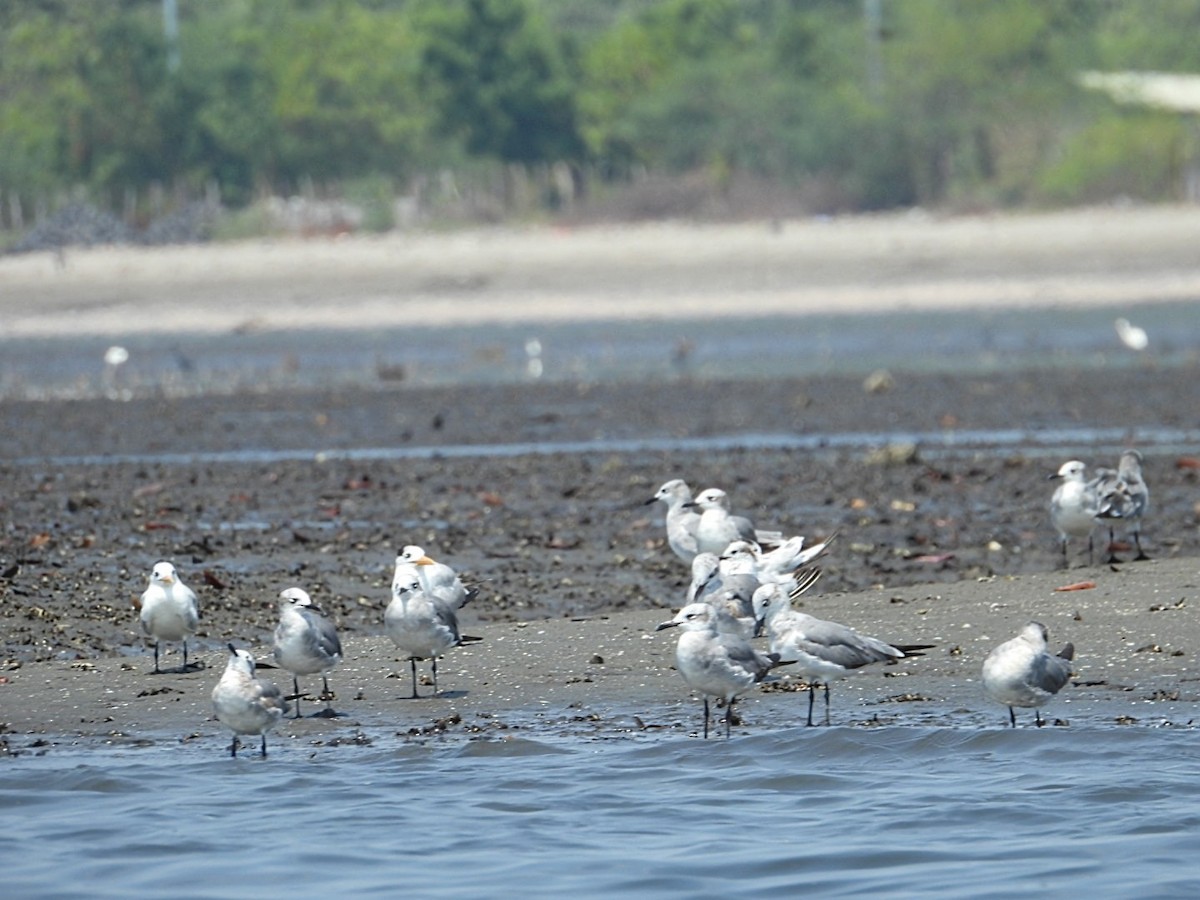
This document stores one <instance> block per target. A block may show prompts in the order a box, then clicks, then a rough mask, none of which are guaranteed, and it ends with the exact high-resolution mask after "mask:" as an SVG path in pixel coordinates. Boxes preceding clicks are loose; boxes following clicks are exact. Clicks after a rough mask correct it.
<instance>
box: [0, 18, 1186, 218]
mask: <svg viewBox="0 0 1200 900" xmlns="http://www.w3.org/2000/svg"><path fill="white" fill-rule="evenodd" d="M177 7H178V21H179V38H178V46H177V48H175V49H177V51H178V57H177V60H173V58H172V50H173V48H172V47H169V46H168V38H167V37H166V30H165V29H164V3H163V2H162V0H89V2H78V0H5V2H4V3H3V4H0V229H2V228H4V227H8V228H17V227H20V226H22V225H28V224H30V223H31V221H32V218H33V217H34V215H35V211H38V210H41V211H44V210H46V209H48V208H49V207H52V206H54V205H55V204H57V203H60V202H63V201H64V200H65V199H66V198H68V197H72V198H78V197H79V196H80V195H81V194H82V195H84V196H86V197H88V198H89V199H90V200H91V201H92V202H93V203H95V204H96V205H98V206H100V207H102V208H104V209H108V210H111V211H113V212H115V213H117V214H119V215H122V216H124V217H125V219H126V220H127V221H130V222H144V221H146V220H147V219H148V218H150V217H152V216H153V215H154V214H156V213H157V212H161V207H163V206H166V207H169V206H171V205H173V204H178V203H180V202H182V201H184V200H191V199H195V198H197V197H200V196H202V195H204V194H205V193H206V192H207V193H208V194H209V195H210V196H211V194H212V191H213V190H214V188H215V189H216V190H218V191H219V194H220V197H221V200H222V202H223V203H224V204H225V206H226V207H227V208H233V209H239V208H246V207H251V206H253V205H254V203H255V201H256V200H261V199H263V198H266V197H268V196H271V195H277V196H278V195H283V196H291V195H302V196H305V197H309V198H313V199H338V200H343V199H344V200H346V201H348V202H351V203H354V204H356V205H357V206H358V207H359V208H360V209H361V210H362V218H361V221H360V222H358V223H357V226H356V227H362V228H364V229H367V230H386V229H388V228H390V227H393V226H394V225H395V224H396V223H397V216H398V215H400V216H408V215H409V213H411V212H412V210H416V211H417V212H416V215H418V217H420V218H422V220H424V221H427V222H430V221H433V222H436V221H453V220H463V219H474V220H480V219H492V218H501V217H512V216H522V217H528V216H534V215H546V214H552V213H555V212H561V211H564V210H567V211H570V212H572V213H573V214H576V215H580V214H588V213H591V214H595V215H598V214H609V215H626V216H628V215H672V214H674V215H679V214H693V215H705V214H713V215H721V214H724V215H738V214H740V215H756V214H759V215H761V214H774V215H779V214H795V213H804V212H809V213H812V212H832V211H843V210H866V209H881V208H889V207H897V206H906V205H913V204H921V205H930V206H940V207H957V208H977V207H984V208H992V207H997V206H1012V205H1036V204H1051V203H1053V204H1070V203H1079V202H1095V201H1103V200H1108V199H1112V198H1114V197H1118V196H1122V197H1129V198H1132V199H1136V200H1151V201H1153V200H1171V199H1180V197H1181V196H1182V191H1183V190H1184V187H1183V186H1184V185H1185V183H1188V181H1189V178H1188V175H1189V172H1190V171H1191V170H1193V169H1195V168H1196V162H1195V154H1196V149H1197V148H1196V143H1197V141H1196V126H1195V120H1194V119H1192V118H1189V117H1188V116H1186V115H1182V114H1177V113H1172V112H1168V111H1154V110H1149V109H1144V108H1135V107H1123V106H1120V105H1118V104H1116V103H1114V102H1113V101H1112V100H1110V99H1109V98H1107V97H1106V96H1104V95H1102V94H1097V93H1094V92H1090V91H1087V90H1085V89H1084V88H1082V87H1081V86H1080V85H1079V83H1078V78H1077V76H1078V74H1079V73H1080V72H1081V71H1083V70H1101V71H1110V70H1111V71H1116V70H1126V69H1140V70H1159V71H1174V72H1189V71H1197V72H1200V41H1197V40H1196V39H1195V38H1196V35H1197V34H1200V0H1156V2H1154V3H1144V2H1136V0H359V2H352V0H263V2H255V0H177ZM176 62H177V64H175V63H176ZM1190 180H1191V182H1192V183H1196V181H1197V179H1196V178H1195V177H1192V178H1191V179H1190ZM398 200H399V201H401V203H407V204H408V206H403V207H402V205H399V204H398V202H397V201H398ZM156 206H157V207H158V208H154V207H156ZM398 210H402V211H401V212H398ZM403 210H408V212H403ZM254 221H255V218H254V216H244V217H242V219H241V220H240V223H239V224H238V225H236V226H233V227H231V228H230V229H228V230H230V231H233V232H235V233H238V232H240V231H241V230H242V229H244V228H247V227H249V224H250V223H252V222H254Z"/></svg>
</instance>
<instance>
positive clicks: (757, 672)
mask: <svg viewBox="0 0 1200 900" xmlns="http://www.w3.org/2000/svg"><path fill="white" fill-rule="evenodd" d="M717 616H718V613H717V611H716V610H715V609H714V608H713V607H712V606H710V605H709V604H707V603H689V604H688V605H687V606H685V607H684V608H683V609H681V610H680V611H679V612H678V613H677V614H676V616H675V618H673V619H671V620H670V621H667V622H663V623H661V624H660V625H659V626H658V627H657V628H656V629H655V631H662V630H663V629H664V628H677V627H678V628H682V629H683V633H682V634H680V635H679V641H678V643H676V645H675V668H677V669H678V670H679V674H680V675H682V676H683V680H684V681H686V682H687V683H688V686H689V687H691V688H692V689H693V690H696V691H699V692H700V694H701V695H702V696H703V698H704V737H705V738H707V737H708V722H709V719H710V715H709V706H708V698H709V697H710V696H711V697H716V698H718V699H720V700H724V701H725V737H729V731H730V727H731V725H732V720H733V704H734V702H735V701H736V700H737V697H738V695H739V694H742V693H744V692H745V691H746V690H747V689H748V688H750V687H752V686H754V685H756V684H758V683H759V682H760V681H762V680H763V679H764V678H765V677H766V675H767V673H768V672H770V671H771V669H773V668H774V667H775V666H777V665H779V657H778V656H777V655H775V654H765V653H759V652H758V651H757V650H755V649H754V648H753V647H752V646H750V642H749V641H747V640H746V639H745V638H743V637H741V636H740V635H738V634H735V633H731V632H728V631H721V630H719V629H718V627H717Z"/></svg>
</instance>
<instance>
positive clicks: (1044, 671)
mask: <svg viewBox="0 0 1200 900" xmlns="http://www.w3.org/2000/svg"><path fill="white" fill-rule="evenodd" d="M1048 637H1049V632H1047V631H1046V626H1045V625H1043V624H1042V623H1041V622H1030V623H1029V624H1028V625H1026V626H1025V627H1024V628H1022V629H1021V631H1020V632H1019V633H1018V634H1017V636H1016V637H1015V638H1013V639H1012V640H1009V641H1005V642H1004V643H1003V644H1001V645H1000V646H999V647H997V648H996V649H994V650H993V651H992V652H991V653H989V654H988V657H987V659H985V660H984V661H983V687H984V690H986V691H987V692H988V695H989V696H990V697H991V698H992V699H993V700H995V701H996V702H997V703H1003V704H1004V705H1005V706H1007V707H1008V719H1009V721H1010V722H1011V723H1012V727H1013V728H1016V727H1017V714H1016V712H1015V710H1014V709H1013V707H1016V706H1020V707H1023V708H1025V709H1028V708H1029V707H1033V708H1034V722H1035V723H1036V724H1037V726H1038V727H1039V728H1040V727H1041V725H1042V714H1041V711H1040V710H1038V707H1039V706H1042V705H1043V704H1045V703H1046V701H1048V700H1049V699H1050V698H1051V697H1053V696H1054V695H1055V694H1057V693H1058V692H1059V690H1060V689H1061V688H1062V686H1063V685H1064V684H1066V683H1067V681H1068V679H1070V677H1071V660H1073V659H1074V658H1075V647H1074V646H1073V645H1071V644H1067V645H1065V646H1064V647H1063V648H1062V649H1061V650H1059V651H1058V655H1057V656H1051V655H1050V654H1049V653H1047V652H1046V639H1047V638H1048Z"/></svg>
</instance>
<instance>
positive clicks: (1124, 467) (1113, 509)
mask: <svg viewBox="0 0 1200 900" xmlns="http://www.w3.org/2000/svg"><path fill="white" fill-rule="evenodd" d="M1096 491H1097V493H1098V494H1099V495H1100V513H1099V516H1100V518H1101V519H1104V520H1106V522H1107V524H1108V545H1109V555H1108V560H1107V561H1108V562H1119V561H1120V560H1118V559H1117V558H1116V556H1115V555H1114V554H1113V552H1112V543H1113V522H1114V520H1116V519H1120V520H1121V521H1122V522H1125V523H1127V526H1126V530H1127V531H1128V533H1129V534H1131V535H1133V542H1134V545H1135V546H1136V547H1137V556H1135V557H1134V559H1149V558H1150V557H1148V556H1147V555H1146V552H1145V551H1144V550H1143V549H1142V516H1144V515H1145V514H1146V512H1147V511H1148V510H1149V509H1150V488H1148V487H1147V486H1146V480H1145V479H1144V478H1143V477H1142V454H1140V453H1139V452H1138V451H1136V450H1126V451H1125V452H1124V453H1122V454H1121V459H1120V461H1118V463H1117V470H1116V471H1115V472H1114V471H1112V470H1111V469H1106V470H1103V474H1102V475H1101V477H1100V478H1099V479H1098V481H1097V485H1096Z"/></svg>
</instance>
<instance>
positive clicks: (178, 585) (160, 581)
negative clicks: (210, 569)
mask: <svg viewBox="0 0 1200 900" xmlns="http://www.w3.org/2000/svg"><path fill="white" fill-rule="evenodd" d="M137 605H138V608H139V609H140V613H139V617H140V619H141V622H142V631H144V632H145V633H146V634H148V635H150V636H152V637H153V638H154V673H155V674H156V675H157V674H159V673H160V672H161V671H162V670H161V669H160V668H159V667H158V645H159V643H160V642H161V641H183V667H182V668H181V669H180V671H181V672H186V671H187V669H188V658H187V657H188V651H187V636H188V635H189V634H191V633H192V632H194V631H195V630H196V625H197V624H198V623H199V621H200V610H199V607H198V606H197V604H196V595H195V594H194V593H193V592H192V589H191V588H190V587H188V586H187V585H186V584H184V583H183V582H182V581H181V580H180V579H179V576H178V575H177V574H176V573H175V567H174V566H173V565H171V564H170V563H169V562H158V563H155V564H154V568H153V569H152V570H151V572H150V584H149V586H148V587H147V588H146V590H145V591H143V592H142V596H141V600H140V601H139V603H138V604H137Z"/></svg>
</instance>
